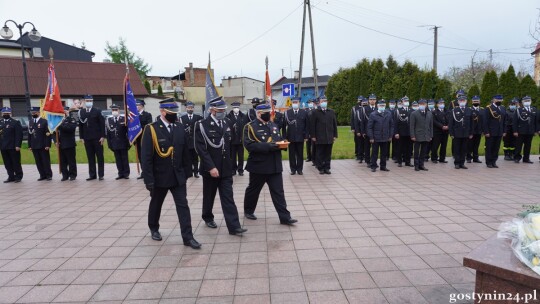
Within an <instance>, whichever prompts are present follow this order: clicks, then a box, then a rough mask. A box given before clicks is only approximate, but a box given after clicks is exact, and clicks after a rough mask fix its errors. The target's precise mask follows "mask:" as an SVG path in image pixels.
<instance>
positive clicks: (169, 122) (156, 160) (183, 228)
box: [141, 98, 201, 249]
mask: <svg viewBox="0 0 540 304" xmlns="http://www.w3.org/2000/svg"><path fill="white" fill-rule="evenodd" d="M159 111H160V114H161V115H160V116H158V119H157V121H156V122H154V123H151V124H149V125H147V126H146V127H145V128H144V133H143V137H142V143H141V148H142V157H141V158H142V167H143V177H144V184H145V185H146V189H147V190H148V191H150V197H151V199H150V206H149V210H148V227H149V228H150V233H151V236H152V239H153V240H156V241H161V240H162V237H161V233H160V232H159V218H160V214H161V207H162V206H163V201H164V200H165V196H167V193H168V192H169V191H170V192H171V194H172V196H173V199H174V204H175V206H176V214H177V215H178V221H179V222H180V233H181V235H182V240H183V243H184V245H185V246H189V247H191V248H193V249H199V248H201V244H200V243H199V242H197V241H196V240H195V239H194V238H193V230H192V227H191V213H190V211H189V206H188V201H187V190H186V181H187V179H188V178H189V177H191V176H192V171H191V162H190V157H189V154H188V153H189V151H188V146H187V145H188V143H187V135H186V134H185V131H184V128H183V127H182V126H180V125H179V124H178V123H177V120H178V116H177V114H178V104H177V103H176V102H175V101H174V98H168V99H165V100H162V101H160V105H159Z"/></svg>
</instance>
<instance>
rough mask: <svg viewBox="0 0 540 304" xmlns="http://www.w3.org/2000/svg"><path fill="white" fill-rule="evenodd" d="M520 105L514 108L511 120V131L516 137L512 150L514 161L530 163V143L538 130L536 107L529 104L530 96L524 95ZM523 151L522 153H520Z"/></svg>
mask: <svg viewBox="0 0 540 304" xmlns="http://www.w3.org/2000/svg"><path fill="white" fill-rule="evenodd" d="M521 104H522V106H521V107H520V108H519V109H516V112H515V113H514V117H513V122H512V131H513V135H514V137H516V138H517V141H516V149H515V151H514V162H516V163H519V161H520V160H523V163H527V164H532V163H533V162H532V161H531V159H530V154H531V143H532V139H533V137H534V135H535V134H536V132H538V126H537V117H536V115H537V114H536V108H535V107H532V106H531V98H530V97H529V96H525V97H523V98H522V99H521ZM522 151H523V154H522V153H521V152H522Z"/></svg>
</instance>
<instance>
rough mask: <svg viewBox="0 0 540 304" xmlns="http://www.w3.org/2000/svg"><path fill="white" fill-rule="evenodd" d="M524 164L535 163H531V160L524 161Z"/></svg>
mask: <svg viewBox="0 0 540 304" xmlns="http://www.w3.org/2000/svg"><path fill="white" fill-rule="evenodd" d="M523 163H524V164H532V163H533V162H532V161H530V160H524V161H523Z"/></svg>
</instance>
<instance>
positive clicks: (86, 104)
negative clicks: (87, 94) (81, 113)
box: [84, 101, 94, 108]
mask: <svg viewBox="0 0 540 304" xmlns="http://www.w3.org/2000/svg"><path fill="white" fill-rule="evenodd" d="M84 105H85V106H86V107H87V108H91V107H92V106H93V105H94V103H93V102H91V101H87V102H85V103H84Z"/></svg>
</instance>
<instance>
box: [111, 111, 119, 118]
mask: <svg viewBox="0 0 540 304" xmlns="http://www.w3.org/2000/svg"><path fill="white" fill-rule="evenodd" d="M118 115H120V112H118V111H112V116H114V117H118Z"/></svg>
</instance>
